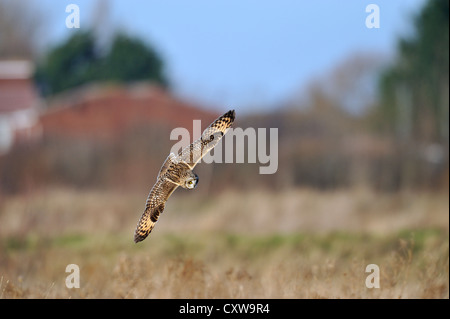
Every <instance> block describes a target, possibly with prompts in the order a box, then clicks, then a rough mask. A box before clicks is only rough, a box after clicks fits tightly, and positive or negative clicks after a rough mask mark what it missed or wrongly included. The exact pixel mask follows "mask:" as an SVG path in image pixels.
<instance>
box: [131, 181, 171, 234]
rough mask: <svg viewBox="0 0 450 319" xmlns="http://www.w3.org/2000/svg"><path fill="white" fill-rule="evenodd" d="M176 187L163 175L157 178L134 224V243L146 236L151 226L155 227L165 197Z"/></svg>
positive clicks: (164, 202)
mask: <svg viewBox="0 0 450 319" xmlns="http://www.w3.org/2000/svg"><path fill="white" fill-rule="evenodd" d="M177 187H178V185H177V184H175V183H173V182H172V181H170V180H168V179H166V178H164V177H161V178H158V180H157V181H156V183H155V185H154V186H153V188H152V190H151V191H150V194H149V195H148V197H147V202H146V204H145V209H144V212H143V214H142V216H141V218H140V219H139V222H138V224H137V226H136V230H135V232H134V242H135V243H137V242H140V241H142V240H144V239H145V238H147V236H148V235H149V234H150V232H151V231H152V229H153V227H155V224H156V222H157V221H158V218H159V215H160V214H161V213H162V212H163V211H164V207H165V204H166V201H167V199H168V198H169V197H170V195H171V194H172V193H173V192H174V190H175V189H176V188H177Z"/></svg>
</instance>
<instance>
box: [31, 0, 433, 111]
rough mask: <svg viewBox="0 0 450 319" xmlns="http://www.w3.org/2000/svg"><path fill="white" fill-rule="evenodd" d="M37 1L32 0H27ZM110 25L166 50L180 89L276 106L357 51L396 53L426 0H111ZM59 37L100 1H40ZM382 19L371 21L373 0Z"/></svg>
mask: <svg viewBox="0 0 450 319" xmlns="http://www.w3.org/2000/svg"><path fill="white" fill-rule="evenodd" d="M29 1H30V0H29ZM104 1H105V2H107V4H108V10H109V13H110V14H109V18H108V20H107V21H105V23H102V25H104V27H105V28H106V29H107V30H112V31H114V30H125V31H126V32H129V33H130V34H133V35H136V36H139V37H141V38H143V39H144V40H145V41H148V42H149V43H151V44H152V45H154V46H155V48H156V49H157V51H158V52H160V53H161V54H162V55H163V58H164V60H165V62H166V65H167V74H168V77H169V79H170V81H171V82H172V84H173V89H174V92H175V93H176V94H177V95H179V96H180V97H184V98H189V99H193V100H195V101H198V102H200V103H202V104H204V105H206V106H208V105H211V106H215V107H218V108H226V107H236V106H241V107H250V106H252V105H260V106H261V107H262V106H263V105H264V106H266V107H267V106H271V105H276V104H277V103H279V102H281V101H284V100H286V99H287V98H289V97H290V96H292V95H294V94H295V93H296V92H298V91H299V90H301V88H302V87H304V86H305V85H307V84H308V82H309V81H311V79H313V78H315V77H317V76H318V75H320V74H323V73H326V72H327V71H328V70H330V69H332V68H333V67H335V66H336V65H337V64H338V63H339V62H341V61H343V60H344V59H345V58H346V57H348V56H351V55H352V54H353V53H355V52H371V53H380V54H383V55H388V56H389V55H393V53H394V52H395V45H396V41H397V39H398V37H399V36H403V35H406V34H407V33H408V32H410V26H411V17H412V16H413V15H414V14H415V13H417V12H418V10H419V9H420V8H421V7H422V6H423V4H424V1H425V0H396V1H388V0H371V1H361V0H346V1H335V0H317V1H301V0H281V1H273V0H272V1H265V0H245V1H243V0H216V1H212V0H191V1H186V0H150V1H143V0H128V1H124V0H110V1H108V0H104ZM36 3H37V4H38V5H39V7H40V8H41V11H42V12H45V13H46V14H47V15H48V21H49V28H48V34H47V37H48V40H49V41H50V42H51V43H56V42H58V41H61V39H63V38H65V37H67V36H69V34H70V33H71V32H74V30H73V29H67V28H66V27H65V19H66V17H67V15H68V13H66V12H65V7H66V5H68V4H70V3H74V4H77V5H78V6H79V8H80V17H81V28H86V27H89V26H90V25H91V23H92V20H93V19H94V18H93V17H94V14H93V12H94V11H95V10H94V9H95V7H96V6H97V4H98V1H92V0H70V1H69V0H64V1H54V0H44V1H39V2H36ZM371 3H374V4H377V5H378V6H379V8H380V28H379V29H368V28H366V26H365V20H366V17H367V15H368V14H369V13H366V12H365V8H366V6H367V5H368V4H371Z"/></svg>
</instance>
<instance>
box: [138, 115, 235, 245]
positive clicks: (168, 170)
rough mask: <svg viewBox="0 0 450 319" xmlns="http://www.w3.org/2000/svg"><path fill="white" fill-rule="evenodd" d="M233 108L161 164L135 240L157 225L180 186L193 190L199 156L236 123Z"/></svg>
mask: <svg viewBox="0 0 450 319" xmlns="http://www.w3.org/2000/svg"><path fill="white" fill-rule="evenodd" d="M234 118H235V112H234V110H232V111H228V112H227V113H225V114H224V115H222V116H220V117H219V118H218V119H217V120H215V121H214V122H213V123H212V124H211V125H210V126H209V127H208V128H206V129H205V130H204V131H203V133H202V136H201V137H200V138H199V139H197V140H196V141H194V142H193V143H192V144H191V145H189V146H187V147H185V148H184V149H182V150H181V151H180V152H179V153H178V155H177V156H176V155H174V154H173V153H170V154H169V156H168V157H167V159H166V161H165V162H164V164H163V165H162V167H161V169H160V171H159V174H158V177H157V179H156V183H155V185H154V186H153V188H152V189H151V191H150V194H149V195H148V198H147V202H146V204H145V209H144V212H143V214H142V216H141V218H140V219H139V222H138V224H137V227H136V230H135V233H134V241H135V242H136V243H137V242H140V241H142V240H144V239H145V238H146V237H147V236H148V235H149V234H150V232H151V231H152V229H153V227H155V224H156V222H157V221H158V218H159V215H160V214H161V213H162V212H163V211H164V207H165V203H166V201H167V199H168V198H169V197H170V195H171V194H172V193H173V192H174V191H175V189H176V188H177V187H178V186H181V187H183V188H186V189H193V188H195V186H196V185H197V182H198V176H197V175H196V174H195V173H194V172H193V171H192V169H193V168H194V167H195V165H196V164H197V163H198V162H199V161H200V159H201V158H202V157H203V156H205V154H207V153H208V152H209V151H210V150H211V149H213V148H214V147H215V146H216V145H217V144H218V143H219V140H220V139H221V138H222V137H223V136H224V135H225V134H226V132H227V130H228V129H229V128H230V127H231V125H232V124H233V122H234Z"/></svg>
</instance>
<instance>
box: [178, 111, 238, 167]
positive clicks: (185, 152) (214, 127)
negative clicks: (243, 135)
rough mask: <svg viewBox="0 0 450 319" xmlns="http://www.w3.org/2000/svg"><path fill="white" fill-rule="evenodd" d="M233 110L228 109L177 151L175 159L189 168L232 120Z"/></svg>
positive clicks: (217, 138)
mask: <svg viewBox="0 0 450 319" xmlns="http://www.w3.org/2000/svg"><path fill="white" fill-rule="evenodd" d="M234 118H235V112H234V110H231V111H228V112H227V113H225V114H224V115H222V116H220V117H219V118H218V119H217V120H215V121H214V122H213V123H212V124H211V125H210V126H209V127H208V128H206V129H205V130H204V131H203V133H202V136H201V137H200V138H199V139H197V140H196V141H194V142H193V143H192V144H191V145H189V146H186V147H185V148H184V149H182V150H181V151H180V152H179V153H178V157H177V159H178V160H179V161H182V162H185V163H186V164H188V165H189V167H190V168H191V169H193V168H194V167H195V165H196V164H197V163H198V162H199V161H200V160H201V159H202V157H203V156H205V155H206V154H207V153H208V152H209V151H210V150H212V149H213V148H214V147H215V146H216V145H217V144H218V143H219V141H220V139H221V138H222V137H223V136H224V135H225V133H226V132H227V131H228V129H229V128H230V127H231V125H232V124H233V122H234Z"/></svg>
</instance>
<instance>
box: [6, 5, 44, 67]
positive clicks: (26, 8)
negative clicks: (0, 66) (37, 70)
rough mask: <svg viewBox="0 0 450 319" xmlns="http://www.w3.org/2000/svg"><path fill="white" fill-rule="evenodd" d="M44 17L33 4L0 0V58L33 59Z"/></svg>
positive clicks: (41, 33)
mask: <svg viewBox="0 0 450 319" xmlns="http://www.w3.org/2000/svg"><path fill="white" fill-rule="evenodd" d="M44 25H45V17H44V16H43V13H42V12H41V11H40V10H39V8H38V7H36V6H35V5H34V2H31V1H26V0H0V58H22V59H34V58H35V57H36V55H37V54H38V48H39V43H40V42H42V41H43V40H44V39H43V32H42V31H43V28H44Z"/></svg>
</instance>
